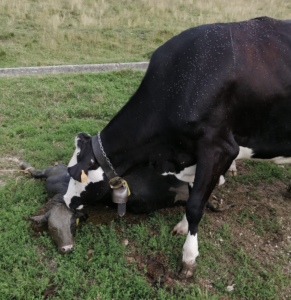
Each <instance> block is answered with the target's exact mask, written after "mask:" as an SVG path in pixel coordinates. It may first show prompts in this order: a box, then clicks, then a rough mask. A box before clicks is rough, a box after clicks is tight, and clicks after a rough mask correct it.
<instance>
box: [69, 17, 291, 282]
mask: <svg viewBox="0 0 291 300" xmlns="http://www.w3.org/2000/svg"><path fill="white" fill-rule="evenodd" d="M290 116H291V21H281V20H274V19H270V18H267V17H263V18H258V19H253V20H249V21H245V22H239V23H226V24H222V23H220V24H211V25H202V26H199V27H196V28H192V29H189V30H186V31H184V32H182V33H180V34H179V35H177V36H175V37H173V38H172V39H170V40H169V41H168V42H166V43H165V44H164V45H162V46H161V47H159V48H158V49H157V50H156V51H155V52H154V53H153V55H152V57H151V60H150V64H149V67H148V70H147V72H146V74H145V77H144V78H143V80H142V82H141V84H140V86H139V88H138V90H137V91H136V92H135V94H134V95H133V96H132V97H131V99H130V100H129V101H128V102H127V104H126V105H125V106H124V107H123V108H122V109H121V110H120V111H119V113H118V114H117V115H116V116H115V117H114V118H113V119H112V120H111V121H110V122H109V124H108V125H107V126H106V127H105V128H104V130H102V132H101V134H100V140H99V138H98V136H95V137H93V138H92V139H91V138H88V139H87V141H82V142H80V144H79V141H80V140H78V139H77V142H76V152H75V154H76V157H75V156H74V158H73V159H72V160H71V162H70V168H69V173H70V175H71V177H72V179H71V181H70V183H69V188H68V191H67V193H66V195H65V196H64V200H65V202H66V203H67V205H68V206H69V207H76V206H80V205H82V199H83V196H84V194H85V193H86V191H85V190H86V189H89V188H90V186H91V185H93V184H98V185H99V186H100V188H102V189H104V190H106V189H108V177H109V178H110V177H112V174H111V173H112V172H111V171H110V170H111V168H110V167H109V163H108V162H107V160H106V159H104V156H103V154H104V153H105V154H106V156H107V158H108V159H109V161H110V162H111V164H112V166H113V167H114V169H115V170H116V173H117V174H118V175H119V176H124V174H127V173H130V172H131V169H132V168H133V167H134V166H135V165H137V164H141V163H144V164H151V165H152V166H153V167H154V168H155V169H156V170H157V172H158V173H160V174H169V173H170V174H177V176H178V177H179V178H180V179H183V180H185V181H188V182H190V183H193V181H194V174H195V182H194V185H193V188H192V191H191V193H190V196H189V199H188V201H187V204H186V217H184V219H183V220H182V222H180V223H181V224H180V226H178V227H180V228H182V231H183V232H184V231H185V230H186V231H187V233H188V235H187V239H186V242H185V244H184V246H183V251H182V261H181V265H180V276H182V277H189V276H192V275H193V272H194V270H195V268H196V265H197V264H196V258H197V257H198V255H199V252H198V240H197V230H198V224H199V222H200V220H201V218H202V215H203V212H204V209H205V204H206V202H207V199H208V197H209V196H210V194H211V192H212V190H213V188H214V187H215V185H216V183H217V181H218V179H219V177H220V176H221V175H222V174H224V173H225V172H226V170H227V169H228V168H229V167H230V166H231V164H232V161H233V160H235V159H244V158H247V159H249V158H254V159H264V160H274V161H276V162H277V163H278V162H279V163H288V162H290V161H291V160H290V157H291V118H290ZM100 143H101V144H100ZM101 147H103V149H104V153H103V152H102V150H100V148H101ZM82 170H83V171H84V172H85V173H86V174H87V176H88V182H87V183H79V181H81V173H82ZM177 230H179V228H177Z"/></svg>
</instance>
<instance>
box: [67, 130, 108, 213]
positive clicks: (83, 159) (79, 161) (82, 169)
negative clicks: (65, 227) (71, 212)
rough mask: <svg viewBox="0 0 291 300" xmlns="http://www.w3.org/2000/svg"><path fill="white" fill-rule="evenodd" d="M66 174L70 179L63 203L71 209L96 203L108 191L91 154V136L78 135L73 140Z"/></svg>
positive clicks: (104, 177) (101, 171)
mask: <svg viewBox="0 0 291 300" xmlns="http://www.w3.org/2000/svg"><path fill="white" fill-rule="evenodd" d="M68 172H69V174H70V176H71V179H70V182H69V186H68V190H67V192H66V194H65V195H64V201H65V203H66V204H67V206H68V207H69V208H71V209H82V208H83V205H84V204H86V203H87V202H88V201H90V200H92V199H94V200H95V201H96V200H98V199H100V198H102V197H103V196H104V195H105V194H106V193H107V192H108V191H109V185H108V179H107V177H106V176H105V174H104V172H103V170H102V168H101V167H100V165H99V164H98V162H97V160H96V158H95V156H94V153H93V149H92V139H91V136H90V135H88V134H86V133H79V134H78V135H77V136H76V138H75V152H74V154H73V156H72V158H71V160H70V162H69V164H68ZM82 174H83V176H82ZM84 177H85V178H86V180H84ZM82 179H83V180H82Z"/></svg>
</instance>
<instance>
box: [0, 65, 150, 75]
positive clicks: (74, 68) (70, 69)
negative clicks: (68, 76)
mask: <svg viewBox="0 0 291 300" xmlns="http://www.w3.org/2000/svg"><path fill="white" fill-rule="evenodd" d="M148 64H149V63H148V62H132V63H110V64H93V65H64V66H45V67H26V68H0V77H3V76H19V75H42V74H59V73H75V72H79V73H80V72H90V73H99V72H109V71H119V70H124V69H134V70H146V69H147V67H148Z"/></svg>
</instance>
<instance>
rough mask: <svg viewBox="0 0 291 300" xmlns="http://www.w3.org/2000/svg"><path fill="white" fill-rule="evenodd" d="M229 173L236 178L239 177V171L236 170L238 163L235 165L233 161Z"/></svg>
mask: <svg viewBox="0 0 291 300" xmlns="http://www.w3.org/2000/svg"><path fill="white" fill-rule="evenodd" d="M228 172H229V173H231V174H232V175H233V176H236V175H237V169H236V163H235V160H233V161H232V163H231V165H230V167H229V169H228Z"/></svg>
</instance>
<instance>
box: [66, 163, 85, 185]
mask: <svg viewBox="0 0 291 300" xmlns="http://www.w3.org/2000/svg"><path fill="white" fill-rule="evenodd" d="M68 172H69V174H70V176H71V177H72V178H73V179H75V180H77V181H79V182H81V174H82V168H81V167H80V164H76V165H74V166H73V167H69V168H68ZM85 173H87V174H88V171H87V172H86V170H85Z"/></svg>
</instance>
